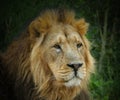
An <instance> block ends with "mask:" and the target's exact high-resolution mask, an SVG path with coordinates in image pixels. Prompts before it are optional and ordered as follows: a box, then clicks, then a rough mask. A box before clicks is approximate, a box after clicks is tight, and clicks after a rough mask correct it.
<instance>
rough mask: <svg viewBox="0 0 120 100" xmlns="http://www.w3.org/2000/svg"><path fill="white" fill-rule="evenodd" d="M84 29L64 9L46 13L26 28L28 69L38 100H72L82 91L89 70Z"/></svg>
mask: <svg viewBox="0 0 120 100" xmlns="http://www.w3.org/2000/svg"><path fill="white" fill-rule="evenodd" d="M88 26H89V25H88V23H86V22H85V20H84V19H77V18H75V14H74V12H73V11H65V10H64V11H57V10H56V11H53V10H52V11H46V12H44V13H42V14H41V15H40V16H39V17H38V18H36V19H35V20H34V21H33V22H32V23H31V24H30V25H29V28H28V32H29V33H30V40H31V41H33V42H32V44H31V47H32V51H31V54H30V70H31V73H32V76H33V80H34V83H35V85H36V89H37V91H38V92H39V93H40V97H44V98H47V100H57V98H59V99H60V98H62V99H60V100H72V99H73V98H74V97H75V96H76V95H77V94H79V93H80V91H81V90H82V89H84V88H86V86H87V82H88V79H89V76H90V73H91V72H92V69H93V58H92V56H91V54H90V50H89V42H88V40H87V39H86V37H85V34H86V32H87V29H88ZM68 93H69V94H68ZM66 95H67V97H66ZM53 98H54V99H53ZM55 98H56V99H55Z"/></svg>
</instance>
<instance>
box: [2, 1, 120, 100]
mask: <svg viewBox="0 0 120 100" xmlns="http://www.w3.org/2000/svg"><path fill="white" fill-rule="evenodd" d="M51 8H67V9H73V10H74V11H75V12H76V18H83V17H84V18H85V19H86V20H87V22H89V23H90V28H89V31H88V34H86V36H87V37H88V39H89V40H90V41H91V44H92V47H91V53H92V55H93V56H94V57H95V59H96V73H95V74H93V75H92V77H91V81H90V88H89V89H90V91H91V97H92V100H120V4H119V1H118V0H2V1H1V2H0V52H4V51H5V49H6V48H7V46H8V45H9V44H10V43H11V41H12V40H13V39H14V38H16V37H18V36H19V35H20V33H21V32H22V31H23V30H24V29H25V27H27V25H28V24H29V22H31V20H33V19H34V18H35V17H36V16H37V15H39V14H40V12H41V11H43V10H45V9H51Z"/></svg>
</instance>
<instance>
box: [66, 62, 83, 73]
mask: <svg viewBox="0 0 120 100" xmlns="http://www.w3.org/2000/svg"><path fill="white" fill-rule="evenodd" d="M82 65H83V63H77V64H67V66H68V67H71V68H73V69H74V70H75V71H77V70H78V68H79V67H81V66H82Z"/></svg>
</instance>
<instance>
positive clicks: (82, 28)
mask: <svg viewBox="0 0 120 100" xmlns="http://www.w3.org/2000/svg"><path fill="white" fill-rule="evenodd" d="M75 27H76V28H77V30H78V32H79V33H80V34H81V35H84V34H86V33H87V31H88V27H89V24H88V23H87V22H86V21H85V19H83V18H82V19H79V20H77V21H76V23H75Z"/></svg>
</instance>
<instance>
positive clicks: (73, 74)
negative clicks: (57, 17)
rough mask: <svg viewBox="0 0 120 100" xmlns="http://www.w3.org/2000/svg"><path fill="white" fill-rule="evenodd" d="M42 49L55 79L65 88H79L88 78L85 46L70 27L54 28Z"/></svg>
mask: <svg viewBox="0 0 120 100" xmlns="http://www.w3.org/2000/svg"><path fill="white" fill-rule="evenodd" d="M45 38H46V40H45V41H44V43H43V47H42V48H46V49H45V50H44V57H45V58H43V59H45V60H46V63H47V64H48V66H49V68H50V70H51V72H52V74H53V77H54V78H55V80H56V81H57V82H59V83H60V84H64V85H65V86H77V85H80V83H81V81H82V80H83V79H84V78H85V76H86V65H85V58H84V56H85V55H84V53H85V52H84V49H85V45H84V42H83V40H82V38H81V36H80V34H79V33H78V32H77V31H76V30H75V29H74V28H73V27H72V26H70V25H57V26H53V27H52V28H51V30H50V32H49V33H48V35H47V36H46V37H45Z"/></svg>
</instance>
